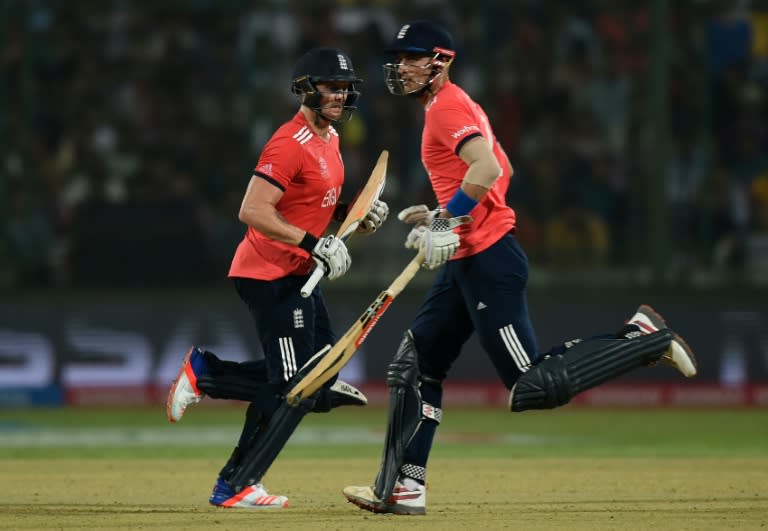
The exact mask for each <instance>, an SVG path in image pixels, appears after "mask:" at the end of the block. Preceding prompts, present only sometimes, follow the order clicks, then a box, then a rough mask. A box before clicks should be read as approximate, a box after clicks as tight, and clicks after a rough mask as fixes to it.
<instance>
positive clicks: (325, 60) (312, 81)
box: [291, 48, 363, 122]
mask: <svg viewBox="0 0 768 531" xmlns="http://www.w3.org/2000/svg"><path fill="white" fill-rule="evenodd" d="M291 79H292V81H291V92H293V93H294V94H296V96H298V97H300V98H302V104H303V105H306V106H307V107H309V108H310V109H312V110H313V111H315V112H316V113H317V114H318V115H320V116H321V117H323V118H325V119H326V120H328V118H326V117H325V116H324V115H323V114H322V112H321V111H322V109H321V108H320V104H321V100H322V94H321V93H320V92H319V91H318V90H317V83H318V82H323V81H346V82H348V83H350V85H349V89H348V90H347V91H346V94H347V98H346V100H344V113H343V114H342V117H341V118H340V119H339V120H329V121H331V122H345V121H347V120H349V118H351V116H352V113H353V112H354V111H355V110H356V109H357V106H356V105H355V103H356V102H357V98H358V97H359V96H360V91H358V90H357V89H356V87H355V84H356V83H362V82H363V80H362V79H360V78H359V77H357V76H356V75H355V69H354V67H353V66H352V60H351V59H350V58H349V56H348V55H347V54H345V53H344V52H342V51H341V50H338V49H336V48H313V49H311V50H309V51H308V52H306V53H305V54H304V55H302V56H301V58H299V60H298V61H297V62H296V64H295V65H294V67H293V75H292V76H291Z"/></svg>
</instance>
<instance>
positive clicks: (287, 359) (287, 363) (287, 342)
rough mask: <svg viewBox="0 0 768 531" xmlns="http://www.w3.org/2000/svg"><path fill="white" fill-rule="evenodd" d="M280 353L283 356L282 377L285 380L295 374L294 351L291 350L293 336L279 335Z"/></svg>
mask: <svg viewBox="0 0 768 531" xmlns="http://www.w3.org/2000/svg"><path fill="white" fill-rule="evenodd" d="M278 341H279V343H280V355H281V356H282V358H283V378H284V379H285V381H286V382H287V381H288V380H290V379H291V377H292V376H293V375H294V374H296V353H295V352H294V350H293V338H290V337H280V338H278Z"/></svg>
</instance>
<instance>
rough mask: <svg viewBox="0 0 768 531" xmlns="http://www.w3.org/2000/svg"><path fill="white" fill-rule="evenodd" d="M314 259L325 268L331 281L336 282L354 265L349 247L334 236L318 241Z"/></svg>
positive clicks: (313, 252) (313, 254)
mask: <svg viewBox="0 0 768 531" xmlns="http://www.w3.org/2000/svg"><path fill="white" fill-rule="evenodd" d="M312 258H314V259H315V262H317V265H318V266H320V267H322V268H323V271H325V276H326V277H328V279H329V280H335V279H337V278H339V277H340V276H342V275H344V273H346V272H347V271H348V270H349V266H351V265H352V259H351V258H350V257H349V251H347V246H346V245H344V242H343V241H341V240H340V239H338V238H337V237H336V236H333V235H331V236H325V237H324V238H320V239H319V240H318V242H317V244H316V245H315V248H314V249H312Z"/></svg>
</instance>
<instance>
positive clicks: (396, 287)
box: [285, 159, 424, 406]
mask: <svg viewBox="0 0 768 531" xmlns="http://www.w3.org/2000/svg"><path fill="white" fill-rule="evenodd" d="M379 160H381V159H379ZM423 261H424V251H423V250H419V252H418V254H417V255H416V256H415V257H414V258H413V260H411V261H410V262H409V263H408V265H407V266H405V269H403V271H402V272H401V273H400V274H399V275H398V276H397V278H396V279H395V280H394V281H393V282H392V284H390V285H389V287H388V288H387V289H385V290H384V291H382V292H381V293H380V294H379V296H378V297H376V300H374V301H373V302H372V303H371V304H370V305H369V306H368V308H366V309H365V311H364V312H363V315H361V316H360V318H359V319H357V321H355V322H354V324H353V325H352V326H351V327H350V328H349V330H347V331H346V333H345V334H344V336H342V338H341V339H340V340H339V341H337V342H336V344H335V345H334V346H333V347H331V349H330V350H329V351H328V353H327V354H325V356H323V357H322V358H321V359H320V361H318V363H317V365H315V366H314V367H313V368H312V370H311V371H309V372H308V373H307V375H306V376H305V377H304V378H302V379H301V380H299V382H298V383H296V385H294V386H293V388H292V389H291V390H290V391H289V392H288V394H287V395H286V397H285V399H286V401H287V402H288V404H289V405H291V406H297V405H298V404H299V403H300V402H301V400H302V399H303V398H306V397H308V396H312V394H313V393H314V392H315V391H317V390H318V389H320V387H322V385H323V384H324V383H325V382H327V381H328V380H330V379H331V378H333V377H334V376H335V375H336V374H338V373H339V371H341V369H342V368H343V367H344V366H345V365H346V364H347V362H348V361H349V360H350V359H351V358H352V356H353V355H354V353H355V352H356V351H357V349H358V348H359V347H360V345H361V344H362V343H363V341H365V338H366V337H367V336H368V333H369V332H370V331H371V329H372V328H373V327H374V326H376V323H377V322H378V321H379V318H380V317H381V316H382V314H383V313H384V312H385V311H387V308H388V307H389V305H390V304H392V301H393V300H395V297H397V296H398V295H399V294H400V292H402V291H403V289H405V287H406V286H407V285H408V283H409V282H410V281H411V280H412V279H413V277H414V276H416V273H417V272H418V271H419V268H421V264H422V262H423Z"/></svg>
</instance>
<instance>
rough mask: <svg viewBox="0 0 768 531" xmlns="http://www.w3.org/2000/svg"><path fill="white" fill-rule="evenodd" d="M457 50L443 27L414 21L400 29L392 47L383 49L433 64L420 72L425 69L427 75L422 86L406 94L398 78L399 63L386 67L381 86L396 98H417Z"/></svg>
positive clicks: (427, 65) (402, 83) (422, 21)
mask: <svg viewBox="0 0 768 531" xmlns="http://www.w3.org/2000/svg"><path fill="white" fill-rule="evenodd" d="M455 49H456V46H455V44H454V42H453V37H452V36H451V34H450V33H449V32H448V30H446V29H445V28H444V27H442V26H440V25H439V24H436V23H435V22H432V21H429V20H415V21H413V22H408V23H407V24H405V25H403V27H401V28H400V30H399V31H398V32H397V35H396V36H395V38H394V40H393V41H392V43H391V44H390V45H389V46H388V47H387V48H385V49H384V51H385V52H388V53H391V54H396V55H404V54H405V55H424V56H427V57H431V58H432V60H431V61H430V62H429V63H428V64H426V65H425V66H424V67H423V68H425V69H428V70H429V72H430V75H429V77H428V79H427V81H426V82H425V83H423V84H422V85H421V86H419V87H417V88H415V89H412V90H408V89H406V88H405V86H404V80H403V78H402V77H401V75H400V72H399V70H400V67H401V66H402V65H401V64H399V63H386V64H384V65H383V69H384V83H385V84H386V85H387V89H388V90H389V92H390V93H392V94H395V95H397V96H402V95H412V96H420V95H421V94H423V93H424V91H426V90H427V89H429V87H430V85H431V84H432V83H433V82H434V81H435V79H437V78H438V76H440V75H441V74H442V72H443V70H444V69H445V68H446V67H447V66H448V65H450V64H451V62H452V61H453V58H454V57H456V51H455Z"/></svg>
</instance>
